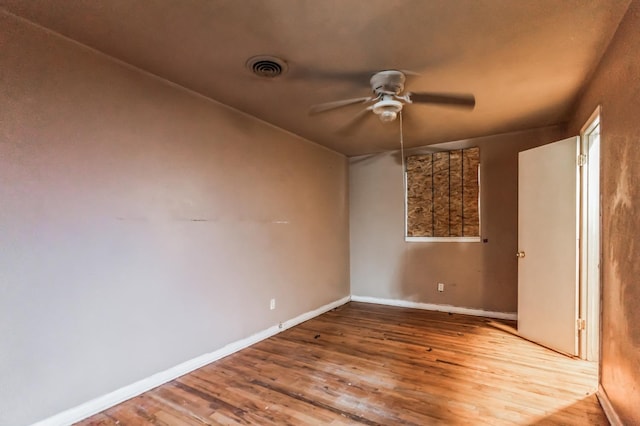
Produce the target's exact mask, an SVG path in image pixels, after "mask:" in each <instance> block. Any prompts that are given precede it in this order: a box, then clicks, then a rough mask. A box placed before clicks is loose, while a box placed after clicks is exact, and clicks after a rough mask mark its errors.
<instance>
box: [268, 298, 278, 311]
mask: <svg viewBox="0 0 640 426" xmlns="http://www.w3.org/2000/svg"><path fill="white" fill-rule="evenodd" d="M275 308H276V299H271V302H269V309H271V310H272V311H273V310H274V309H275Z"/></svg>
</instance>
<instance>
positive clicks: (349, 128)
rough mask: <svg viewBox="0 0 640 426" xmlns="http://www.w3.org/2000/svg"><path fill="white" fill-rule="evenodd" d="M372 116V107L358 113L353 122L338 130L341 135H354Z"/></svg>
mask: <svg viewBox="0 0 640 426" xmlns="http://www.w3.org/2000/svg"><path fill="white" fill-rule="evenodd" d="M370 115H371V107H368V108H365V109H363V110H362V111H360V112H359V113H357V114H356V115H355V116H354V117H353V118H352V119H351V121H349V122H348V123H347V124H346V125H345V126H343V127H342V128H340V130H338V132H337V133H338V134H339V135H343V136H347V135H350V134H352V133H353V132H354V131H355V130H356V129H357V128H358V127H360V126H361V125H362V124H363V123H364V122H365V120H366V119H367V118H368V117H369V116H370Z"/></svg>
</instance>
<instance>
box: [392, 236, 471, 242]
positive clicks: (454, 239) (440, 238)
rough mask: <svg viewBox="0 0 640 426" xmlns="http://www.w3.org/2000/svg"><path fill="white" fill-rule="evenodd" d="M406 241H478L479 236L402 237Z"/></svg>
mask: <svg viewBox="0 0 640 426" xmlns="http://www.w3.org/2000/svg"><path fill="white" fill-rule="evenodd" d="M404 240H405V241H406V242H407V243H479V242H481V241H482V239H481V238H480V237H404Z"/></svg>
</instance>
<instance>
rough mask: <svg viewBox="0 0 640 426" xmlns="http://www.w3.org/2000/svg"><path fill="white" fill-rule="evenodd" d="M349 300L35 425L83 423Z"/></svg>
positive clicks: (259, 333) (332, 304) (261, 332)
mask: <svg viewBox="0 0 640 426" xmlns="http://www.w3.org/2000/svg"><path fill="white" fill-rule="evenodd" d="M349 300H351V297H350V296H346V297H343V298H342V299H339V300H336V301H335V302H331V303H328V304H326V305H324V306H321V307H319V308H317V309H314V310H313V311H309V312H306V313H304V314H301V315H298V316H297V317H295V318H292V319H290V320H288V321H285V322H283V323H281V324H277V325H274V326H272V327H269V328H267V329H266V330H262V331H260V332H258V333H256V334H254V335H252V336H249V337H246V338H244V339H240V340H237V341H235V342H232V343H229V344H228V345H226V346H223V347H222V348H220V349H218V350H216V351H213V352H210V353H207V354H204V355H201V356H199V357H196V358H193V359H191V360H189V361H186V362H183V363H182V364H178V365H176V366H175V367H171V368H169V369H167V370H165V371H162V372H160V373H157V374H154V375H153V376H150V377H147V378H145V379H142V380H140V381H137V382H135V383H132V384H130V385H127V386H124V387H122V388H120V389H117V390H115V391H113V392H110V393H108V394H106V395H103V396H100V397H98V398H95V399H93V400H91V401H87V402H85V403H83V404H80V405H78V406H76V407H74V408H70V409H68V410H65V411H63V412H61V413H58V414H56V415H54V416H52V417H49V418H47V419H44V420H41V421H39V422H36V423H34V424H33V425H32V426H63V425H71V424H73V423H76V422H79V421H80V420H83V419H86V418H87V417H90V416H92V415H94V414H97V413H99V412H101V411H104V410H106V409H107V408H110V407H113V406H114V405H117V404H120V403H121V402H124V401H126V400H128V399H131V398H133V397H136V396H138V395H140V394H142V393H144V392H146V391H148V390H151V389H153V388H156V387H158V386H160V385H162V384H164V383H167V382H169V381H171V380H174V379H176V378H178V377H180V376H184V375H185V374H187V373H190V372H192V371H194V370H197V369H198V368H200V367H203V366H205V365H207V364H210V363H212V362H214V361H217V360H219V359H221V358H224V357H226V356H229V355H231V354H233V353H235V352H238V351H239V350H241V349H244V348H246V347H248V346H251V345H253V344H256V343H258V342H260V341H261V340H264V339H267V338H269V337H271V336H274V335H276V334H278V333H280V332H282V331H284V330H286V329H288V328H291V327H294V326H296V325H298V324H301V323H303V322H305V321H308V320H310V319H312V318H315V317H317V316H318V315H321V314H323V313H325V312H328V311H330V310H332V309H334V308H337V307H338V306H342V305H344V304H345V303H347V302H349Z"/></svg>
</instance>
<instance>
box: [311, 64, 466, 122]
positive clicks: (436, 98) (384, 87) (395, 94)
mask: <svg viewBox="0 0 640 426" xmlns="http://www.w3.org/2000/svg"><path fill="white" fill-rule="evenodd" d="M405 74H409V73H408V72H403V71H398V70H386V71H380V72H377V73H375V74H374V75H373V76H372V77H371V80H370V84H371V90H372V91H373V94H372V95H371V96H366V97H361V98H353V99H344V100H340V101H334V102H327V103H323V104H318V105H313V106H312V107H311V108H310V110H309V114H312V115H313V114H319V113H322V112H326V111H330V110H333V109H336V108H342V107H345V106H348V105H353V104H359V103H362V104H369V106H368V107H367V108H365V109H364V110H363V111H361V116H364V115H365V113H367V112H368V111H373V113H374V114H375V115H377V116H378V117H379V118H380V121H382V122H391V121H394V120H395V119H396V118H397V117H398V113H400V111H402V108H403V107H404V105H406V104H415V103H421V104H437V105H447V106H452V107H461V108H467V109H473V108H474V107H475V105H476V100H475V97H474V96H473V95H471V94H452V93H427V92H425V93H420V92H415V93H414V92H406V93H404V94H403V91H404V83H405V81H406V76H405ZM356 118H358V117H356Z"/></svg>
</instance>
